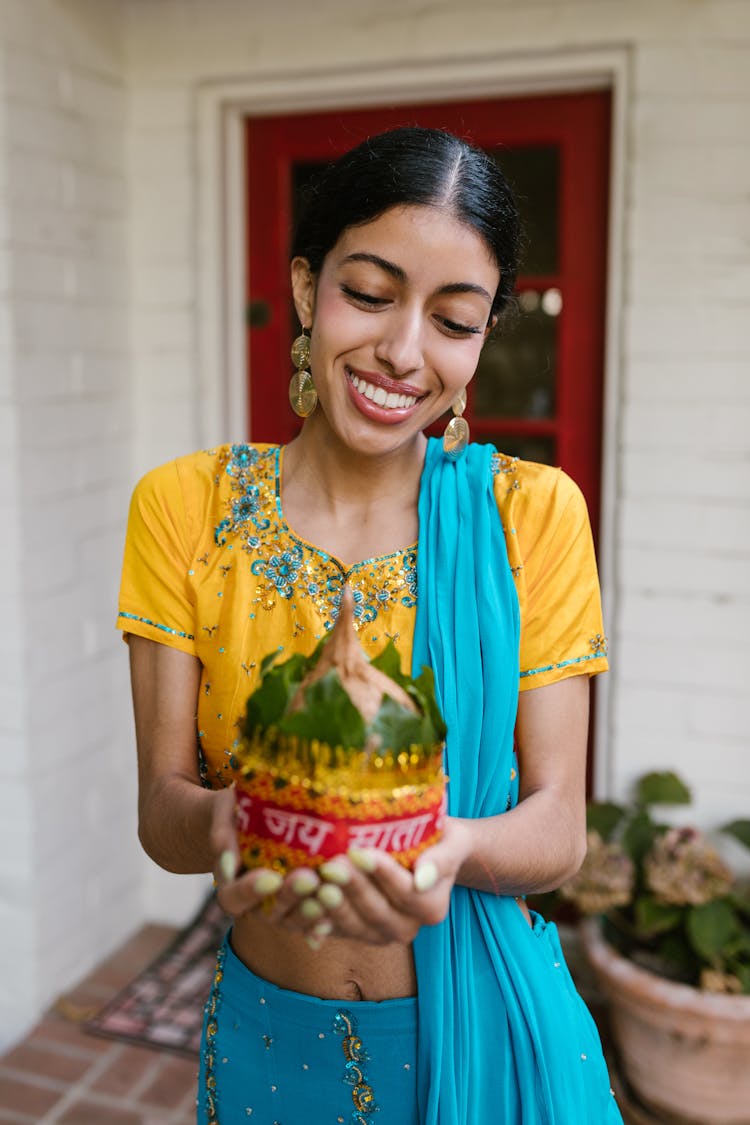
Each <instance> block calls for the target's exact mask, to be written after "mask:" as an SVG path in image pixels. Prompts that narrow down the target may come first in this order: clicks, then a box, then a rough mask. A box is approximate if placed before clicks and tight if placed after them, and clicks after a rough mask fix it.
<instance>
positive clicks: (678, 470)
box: [622, 418, 750, 503]
mask: <svg viewBox="0 0 750 1125" xmlns="http://www.w3.org/2000/svg"><path fill="white" fill-rule="evenodd" d="M665 421H666V423H667V425H669V426H671V418H668V419H665ZM638 437H639V439H640V433H639V435H638ZM627 449H628V452H630V447H627ZM632 452H633V456H626V457H625V458H624V464H623V470H622V491H623V494H624V495H625V496H626V497H628V498H629V499H638V498H645V499H653V498H655V497H658V498H659V499H660V500H667V499H670V498H674V499H683V500H688V499H692V500H717V501H719V502H720V503H721V502H727V501H729V502H733V501H741V502H747V501H748V500H750V460H748V459H747V458H746V457H744V456H740V455H739V454H737V455H734V456H732V455H730V454H728V453H725V452H724V451H723V448H722V446H721V445H720V444H719V443H716V444H714V445H713V446H712V447H711V448H710V449H709V450H707V451H706V452H705V453H703V454H698V455H697V454H696V452H695V450H693V451H691V452H690V453H683V452H680V451H675V452H672V451H671V450H659V449H656V450H654V451H653V452H649V453H647V454H645V455H644V454H643V453H641V451H640V450H639V447H638V445H637V444H636V445H635V448H634V449H633V451H632Z"/></svg>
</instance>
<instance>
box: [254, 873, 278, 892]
mask: <svg viewBox="0 0 750 1125" xmlns="http://www.w3.org/2000/svg"><path fill="white" fill-rule="evenodd" d="M283 882H284V880H283V879H282V878H281V876H280V875H279V873H278V871H261V873H260V875H258V876H257V877H256V878H255V879H254V880H253V890H254V891H255V893H256V895H272V894H273V893H274V891H278V889H279V887H280V886H281V884H282V883H283Z"/></svg>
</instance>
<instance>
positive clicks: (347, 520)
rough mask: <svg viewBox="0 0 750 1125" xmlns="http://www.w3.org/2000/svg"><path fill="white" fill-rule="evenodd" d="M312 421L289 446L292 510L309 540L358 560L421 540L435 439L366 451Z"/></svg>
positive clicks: (285, 486) (289, 514)
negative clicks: (424, 477)
mask: <svg viewBox="0 0 750 1125" xmlns="http://www.w3.org/2000/svg"><path fill="white" fill-rule="evenodd" d="M321 438H322V434H321V430H320V429H318V428H317V427H315V428H311V427H309V423H306V425H305V428H304V429H303V431H302V433H301V434H300V435H299V437H297V438H295V440H294V441H293V442H291V443H290V444H289V445H288V446H286V448H285V450H284V456H283V461H282V480H281V493H282V507H283V511H284V516H285V518H286V520H287V522H288V523H289V525H290V526H291V527H292V529H293V530H294V531H295V532H296V534H297V535H299V536H301V537H302V538H303V539H305V540H307V541H308V542H311V543H314V544H315V545H317V546H318V547H320V548H322V549H323V550H325V551H327V552H329V553H330V554H332V555H334V556H335V557H336V558H338V559H340V560H341V561H342V562H343V563H344V564H345V565H346V566H352V565H354V564H355V563H357V562H361V561H362V560H363V559H369V558H376V557H381V556H383V555H387V554H390V553H392V552H394V551H397V550H401V549H404V548H406V547H409V546H411V545H412V544H413V543H415V542H416V540H417V537H418V532H419V520H418V516H417V506H418V500H419V482H420V477H421V474H422V468H423V465H424V456H425V450H426V448H427V441H426V439H425V438H424V436H423V435H422V434H419V435H417V437H416V438H415V441H414V442H413V443H411V444H410V445H409V446H408V447H406V448H404V447H402V448H400V449H398V450H396V451H394V452H392V453H389V454H384V455H381V456H369V457H368V456H365V455H363V454H362V453H359V452H357V451H355V450H351V449H348V448H347V447H345V446H342V444H341V443H339V442H337V441H336V440H335V439H334V438H333V435H331V434H330V432H329V431H328V430H327V428H326V434H325V437H324V438H323V440H321Z"/></svg>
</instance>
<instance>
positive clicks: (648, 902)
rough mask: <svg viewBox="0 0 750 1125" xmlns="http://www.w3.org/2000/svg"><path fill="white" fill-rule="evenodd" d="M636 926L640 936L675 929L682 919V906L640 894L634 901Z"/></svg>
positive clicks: (650, 935) (647, 936)
mask: <svg viewBox="0 0 750 1125" xmlns="http://www.w3.org/2000/svg"><path fill="white" fill-rule="evenodd" d="M634 907H635V926H636V930H637V932H638V935H639V936H640V937H645V938H651V937H656V935H657V934H664V933H667V932H668V931H669V930H673V929H675V928H676V927H677V926H678V925H679V924H680V922H681V921H682V908H681V907H679V906H669V905H668V904H667V903H664V902H658V901H657V899H655V898H654V897H653V896H652V895H640V896H639V897H638V898H637V899H636V900H635V903H634Z"/></svg>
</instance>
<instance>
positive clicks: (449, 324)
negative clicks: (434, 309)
mask: <svg viewBox="0 0 750 1125" xmlns="http://www.w3.org/2000/svg"><path fill="white" fill-rule="evenodd" d="M438 320H439V321H440V323H441V324H442V325H443V327H444V328H446V329H447V330H448V332H453V333H454V334H455V335H457V336H476V335H477V334H478V333H479V332H481V331H482V329H481V328H478V327H477V326H476V325H475V324H458V323H457V322H456V321H455V320H448V319H447V317H444V316H442V317H438Z"/></svg>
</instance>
